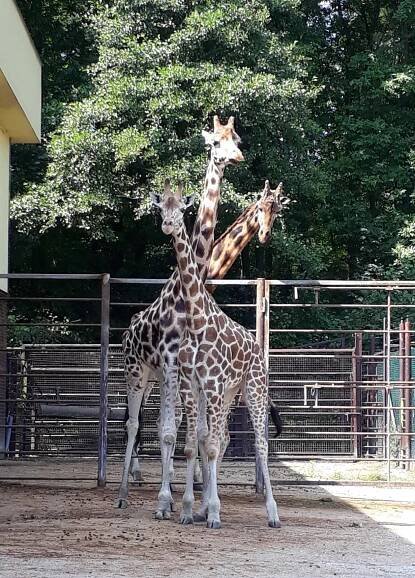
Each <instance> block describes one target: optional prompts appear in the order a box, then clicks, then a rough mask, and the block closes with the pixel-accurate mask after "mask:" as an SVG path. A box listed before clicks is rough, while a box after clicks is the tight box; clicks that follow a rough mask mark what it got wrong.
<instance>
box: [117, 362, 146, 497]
mask: <svg viewBox="0 0 415 578" xmlns="http://www.w3.org/2000/svg"><path fill="white" fill-rule="evenodd" d="M149 371H150V370H149V368H148V367H146V366H144V365H140V366H135V367H134V373H135V375H133V374H132V373H131V372H130V371H128V370H126V376H125V377H126V381H127V397H128V414H129V418H128V421H127V424H126V426H127V433H128V441H127V448H126V450H125V458H124V468H123V473H122V480H121V485H120V489H119V491H118V499H117V501H116V503H115V507H116V508H126V507H127V505H128V502H127V498H128V473H129V470H130V463H131V455H132V452H133V447H134V442H135V436H136V434H137V431H138V415H139V413H140V406H141V402H142V400H143V395H144V393H145V389H143V388H142V387H141V384H142V383H145V384H147V380H148V374H149Z"/></svg>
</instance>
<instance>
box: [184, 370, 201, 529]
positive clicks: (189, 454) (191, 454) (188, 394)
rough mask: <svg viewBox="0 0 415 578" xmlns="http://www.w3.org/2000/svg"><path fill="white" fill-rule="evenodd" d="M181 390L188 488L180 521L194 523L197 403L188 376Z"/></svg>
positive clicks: (185, 492)
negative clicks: (184, 420) (185, 430)
mask: <svg viewBox="0 0 415 578" xmlns="http://www.w3.org/2000/svg"><path fill="white" fill-rule="evenodd" d="M180 390H181V393H182V398H183V404H184V408H185V411H186V419H187V432H186V445H185V448H184V454H185V456H186V460H187V463H186V466H187V468H186V488H185V491H184V494H183V501H182V512H181V515H180V522H181V523H182V524H193V504H194V501H195V498H194V491H193V479H194V470H195V462H196V456H197V426H196V424H197V403H196V399H195V398H194V395H193V392H192V383H191V381H190V379H189V378H188V377H186V376H182V377H181V382H180Z"/></svg>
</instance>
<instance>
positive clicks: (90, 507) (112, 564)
mask: <svg viewBox="0 0 415 578" xmlns="http://www.w3.org/2000/svg"><path fill="white" fill-rule="evenodd" d="M27 466H28V464H26V466H25V468H27ZM43 466H44V467H43V469H42V466H41V465H39V464H37V465H36V466H34V465H33V464H32V465H31V471H32V473H33V476H35V475H37V476H38V477H48V478H49V479H47V480H44V481H42V482H40V481H33V482H30V481H27V482H25V483H22V482H20V483H19V482H13V483H12V482H11V481H9V482H1V483H0V495H1V502H0V577H1V578H12V577H13V578H49V577H50V578H60V577H61V576H62V577H66V576H72V577H74V578H83V577H91V576H92V577H93V578H104V577H105V578H110V577H111V578H130V577H147V576H151V577H152V578H157V577H171V578H190V577H198V578H204V577H206V578H222V577H236V576H238V577H243V578H245V577H246V578H248V577H249V578H251V577H252V578H265V577H267V578H268V577H269V578H271V577H272V578H285V577H287V578H288V577H290V578H309V577H315V578H320V577H325V576H340V577H352V576H353V577H362V578H363V577H365V578H366V577H374V576H376V577H377V576H383V577H395V576H408V577H413V576H415V504H414V502H415V491H414V489H413V488H411V487H406V488H391V487H386V486H385V487H382V488H379V487H371V486H368V485H365V486H364V487H361V486H353V485H349V486H343V485H338V486H320V487H307V486H290V485H289V484H288V485H283V486H276V487H275V496H276V498H277V501H278V506H279V512H280V517H281V521H282V523H283V527H282V528H281V529H280V530H275V529H271V528H268V526H267V524H266V516H265V509H264V505H263V501H262V499H260V498H258V497H257V496H255V494H254V493H253V490H252V489H250V488H249V487H241V488H236V487H223V488H222V491H221V496H222V515H221V517H222V528H221V529H220V530H208V529H207V528H206V527H205V526H204V525H203V524H197V525H194V526H181V525H180V524H179V523H178V517H179V512H178V511H177V512H175V513H174V515H173V518H172V519H171V520H169V521H162V522H158V521H156V520H155V519H154V518H153V510H154V505H155V501H156V490H155V489H154V488H151V487H147V486H146V487H144V488H143V487H137V486H134V487H133V488H132V490H131V494H130V507H129V508H128V509H127V510H117V509H115V508H114V507H113V503H114V501H115V497H116V489H117V488H116V485H115V484H109V485H108V486H107V488H105V489H102V490H100V489H97V488H95V487H94V484H93V482H87V481H79V482H77V483H75V482H73V481H68V482H63V481H55V480H54V478H58V477H62V476H63V475H65V474H66V475H68V471H70V472H75V473H76V474H77V475H78V476H79V477H81V474H82V475H85V472H87V473H88V472H89V473H92V472H93V468H94V464H88V465H87V466H85V465H83V466H82V467H81V468H79V467H78V469H77V466H76V465H75V464H72V465H70V464H65V465H62V464H54V465H53V464H52V466H53V467H52V466H51V463H47V464H44V465H43ZM68 468H72V469H69V470H68ZM119 469H120V464H113V465H111V467H110V472H109V474H110V475H109V477H110V479H114V480H115V479H118V475H119ZM25 471H26V473H27V469H26V470H25ZM145 471H146V477H147V479H152V477H153V476H154V477H155V476H156V474H155V473H153V466H152V465H146V468H145ZM21 472H22V464H21V463H20V464H14V465H13V464H10V463H9V464H4V463H3V465H2V467H1V468H0V474H1V475H2V477H5V475H6V474H7V473H9V474H10V475H14V476H15V477H17V476H18V474H21ZM242 473H244V474H246V477H247V480H248V479H251V480H252V475H253V467H252V465H251V464H244V465H241V464H239V465H238V466H236V465H232V466H231V465H230V466H225V468H224V473H223V475H222V479H227V480H232V479H233V478H232V476H233V477H234V479H241V477H243V476H242ZM46 474H47V475H46ZM74 475H75V474H73V477H74ZM182 475H183V472H182V470H181V468H180V466H179V468H178V472H177V478H178V479H179V480H180V478H181V476H182ZM274 475H278V477H279V478H281V470H279V471H277V472H274ZM178 489H180V488H179V486H178ZM197 497H198V496H197ZM175 498H176V503H177V510H179V505H180V504H179V501H180V492H177V493H176V496H175Z"/></svg>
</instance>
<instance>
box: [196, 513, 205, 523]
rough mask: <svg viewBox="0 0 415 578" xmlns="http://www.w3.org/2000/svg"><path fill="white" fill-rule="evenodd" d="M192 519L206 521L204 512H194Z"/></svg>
mask: <svg viewBox="0 0 415 578" xmlns="http://www.w3.org/2000/svg"><path fill="white" fill-rule="evenodd" d="M193 519H194V521H195V522H206V520H207V514H205V513H204V512H196V514H194V515H193Z"/></svg>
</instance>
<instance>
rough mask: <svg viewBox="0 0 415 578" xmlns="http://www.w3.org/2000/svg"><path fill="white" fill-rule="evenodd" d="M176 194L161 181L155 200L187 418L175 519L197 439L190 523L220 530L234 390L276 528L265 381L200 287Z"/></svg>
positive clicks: (187, 496)
mask: <svg viewBox="0 0 415 578" xmlns="http://www.w3.org/2000/svg"><path fill="white" fill-rule="evenodd" d="M181 190H182V187H179V188H178V189H177V191H175V192H174V193H173V192H172V191H171V187H170V183H169V182H168V181H166V183H165V188H164V194H163V197H162V198H161V199H158V201H157V206H158V207H159V209H160V210H161V215H162V229H163V231H164V232H165V233H166V234H169V235H172V237H173V244H174V248H175V252H176V258H177V263H178V269H179V275H180V279H181V289H182V297H183V301H184V306H185V327H184V331H183V336H182V340H181V341H180V343H179V352H178V363H179V368H178V369H179V384H180V394H181V397H182V400H183V405H184V408H185V411H186V418H187V433H186V444H185V455H186V459H187V472H186V489H185V492H184V495H183V508H182V513H181V517H180V521H181V523H183V524H189V523H193V521H194V517H193V504H194V494H193V474H194V467H195V460H196V456H197V447H198V442H199V448H200V454H201V458H202V469H203V474H204V475H203V482H204V484H203V485H204V491H203V498H202V507H201V510H200V511H199V514H198V519H206V521H207V526H208V527H210V528H220V526H221V521H220V500H219V496H218V489H217V472H218V467H219V465H220V462H221V460H222V457H223V455H224V452H225V450H226V447H227V443H228V441H229V438H228V435H227V433H228V432H227V427H226V422H227V417H228V414H229V411H230V407H231V404H232V401H233V399H234V398H235V396H236V395H237V394H238V393H239V392H242V394H243V396H244V398H245V400H246V405H247V407H248V411H249V414H250V418H251V421H252V425H253V428H254V433H255V446H256V451H257V456H258V459H259V464H260V467H261V470H262V474H263V479H264V487H265V500H266V510H267V517H268V525H269V526H271V527H274V528H276V527H280V526H281V524H280V520H279V517H278V512H277V504H276V502H275V500H274V497H273V494H272V487H271V482H270V476H269V470H268V461H267V460H268V440H267V437H266V426H265V423H266V419H267V418H268V383H267V372H266V367H265V362H264V359H263V355H262V352H261V349H260V347H259V345H258V343H257V342H256V341H255V339H254V338H253V337H252V335H251V334H250V333H249V332H248V331H247V330H246V329H245V328H244V327H242V326H241V325H239V324H238V323H236V322H235V321H233V320H232V319H230V318H229V317H228V316H227V315H225V314H224V313H223V311H221V309H220V308H219V307H218V305H217V304H216V303H215V301H214V300H213V298H212V296H211V295H210V294H209V293H208V292H207V291H206V289H205V287H204V280H203V279H202V278H201V277H200V272H199V269H198V266H197V262H196V258H195V254H194V250H193V247H192V243H191V241H190V239H189V236H188V234H187V231H186V228H185V226H184V222H183V213H184V210H185V208H186V205H187V203H186V202H185V201H184V199H183V198H182V196H181ZM272 414H273V412H271V415H272Z"/></svg>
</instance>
